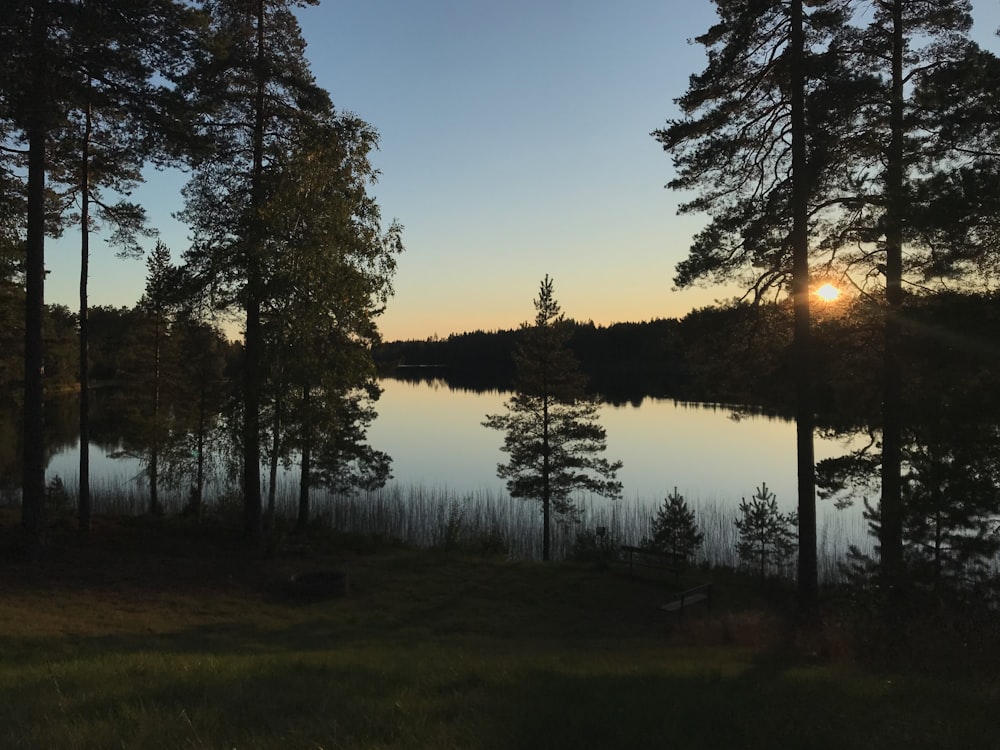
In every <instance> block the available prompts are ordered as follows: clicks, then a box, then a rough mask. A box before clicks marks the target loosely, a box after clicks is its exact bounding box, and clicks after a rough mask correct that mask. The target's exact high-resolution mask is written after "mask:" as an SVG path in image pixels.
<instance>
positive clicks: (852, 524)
mask: <svg viewBox="0 0 1000 750" xmlns="http://www.w3.org/2000/svg"><path fill="white" fill-rule="evenodd" d="M91 495H92V498H93V507H94V512H95V513H98V514H106V515H141V514H143V513H146V512H147V511H148V505H149V502H148V498H147V496H146V495H147V492H146V488H145V486H144V483H142V482H141V481H132V482H126V483H124V484H117V485H116V484H113V483H105V484H96V485H95V486H92V488H91ZM76 497H77V487H76V484H75V480H74V479H73V478H71V479H70V480H68V481H66V482H65V483H63V482H61V480H60V481H59V482H55V483H54V482H51V481H50V497H49V504H50V515H51V516H55V515H58V514H60V513H64V514H71V513H72V512H73V509H74V508H75V505H76ZM8 500H10V498H8ZM660 502H662V501H659V500H657V501H652V500H647V499H644V498H632V499H625V500H618V501H614V502H612V501H607V500H605V499H603V498H600V497H582V498H578V500H577V505H578V506H579V508H580V514H579V519H578V520H577V521H576V522H572V521H565V520H564V521H563V522H560V523H556V524H554V526H553V538H552V552H553V558H554V559H556V560H559V559H566V558H568V557H571V556H572V555H573V550H574V544H575V543H576V541H577V537H578V535H579V534H580V533H581V532H593V531H595V530H596V529H598V528H602V529H604V533H603V536H602V537H600V538H599V543H600V544H601V545H603V546H604V547H605V548H607V549H613V548H616V547H617V546H618V545H622V544H629V545H637V544H639V543H641V541H642V540H643V539H645V538H647V537H649V536H650V535H651V534H650V523H651V520H652V517H653V515H654V514H655V512H656V508H657V507H658V506H659V504H660ZM185 504H186V498H185V497H184V496H183V495H182V494H180V493H164V497H163V506H164V511H165V513H167V514H180V513H182V512H183V511H184V507H185ZM690 506H691V507H692V508H693V509H694V511H695V518H696V522H697V524H698V527H699V529H700V530H701V531H702V532H703V533H704V542H703V544H702V546H701V548H700V549H699V550H698V552H697V554H696V555H695V557H694V559H693V560H692V564H693V565H694V566H699V565H705V566H709V567H736V566H737V565H738V564H739V559H738V557H737V554H736V526H735V520H736V517H737V512H738V511H737V507H736V503H735V502H734V503H732V504H731V505H727V504H726V503H724V502H723V501H721V500H699V499H697V498H696V499H694V500H693V501H691V502H690ZM241 508H242V506H241V504H240V499H239V497H238V496H237V495H236V494H234V493H232V492H214V493H212V494H211V495H209V497H208V498H207V499H206V502H205V507H204V510H203V513H204V517H205V518H212V517H216V518H222V519H224V520H225V519H227V518H229V517H230V516H231V517H232V518H234V519H236V518H239V514H240V513H241V512H242V511H241ZM275 508H276V516H277V525H279V526H281V525H284V526H288V525H290V523H291V522H293V521H294V519H295V514H296V512H297V508H298V497H297V492H293V491H291V488H286V489H285V490H284V491H279V492H278V494H277V497H276V504H275ZM312 517H313V525H314V526H316V527H317V528H322V529H334V530H336V531H338V532H342V533H349V534H359V535H364V536H370V537H377V538H381V539H385V540H398V541H399V542H402V543H405V544H411V545H415V546H417V547H428V548H429V547H441V548H451V549H457V550H464V551H468V552H481V553H489V554H503V555H506V556H508V557H511V558H515V559H524V560H534V559H541V552H542V539H541V513H540V512H539V508H538V503H537V502H532V501H525V500H521V499H517V498H512V497H510V496H509V495H507V494H506V493H503V492H496V491H493V490H481V491H478V492H473V493H457V492H454V491H451V490H449V489H448V488H445V487H434V488H429V487H425V486H422V485H413V486H405V485H399V484H394V483H391V484H389V485H387V486H386V487H384V488H382V489H379V490H374V491H371V492H355V493H332V492H329V491H326V490H322V489H317V490H314V491H313V493H312ZM818 538H819V543H818V548H819V549H818V553H819V560H820V575H821V578H822V579H823V580H824V581H826V582H834V581H837V580H839V579H840V577H841V572H840V563H841V562H843V561H844V559H845V558H846V556H847V554H848V552H849V549H850V547H851V546H852V545H853V546H855V547H857V548H859V550H860V551H861V552H862V553H864V554H867V555H871V554H872V552H873V551H872V547H873V544H874V541H873V539H872V538H871V537H870V535H869V534H868V530H867V527H866V524H865V522H864V521H863V519H862V518H861V515H860V513H858V512H850V511H848V512H833V513H827V514H824V515H821V519H820V525H819V528H818ZM783 572H784V573H786V574H787V575H788V576H789V577H791V576H792V575H793V574H794V560H793V561H792V562H791V563H790V565H789V566H788V569H787V570H785V571H783Z"/></svg>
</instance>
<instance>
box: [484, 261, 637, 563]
mask: <svg viewBox="0 0 1000 750" xmlns="http://www.w3.org/2000/svg"><path fill="white" fill-rule="evenodd" d="M521 333H522V338H521V341H520V342H519V344H518V347H517V350H516V352H515V363H516V366H517V378H516V382H515V389H516V393H515V395H514V396H512V397H511V398H510V399H509V400H508V401H507V402H506V407H507V413H506V414H493V415H487V417H486V421H485V422H483V425H484V426H486V427H489V428H491V429H495V430H504V431H505V432H506V435H505V437H504V445H503V448H502V449H501V450H503V451H504V452H505V453H508V454H510V460H509V461H508V462H507V463H506V464H499V465H498V466H497V475H498V476H499V477H500V478H501V479H506V480H507V490H508V491H509V492H510V494H511V496H513V497H520V498H525V499H527V500H536V501H538V502H539V503H540V504H541V506H542V534H543V540H542V559H544V560H548V559H549V557H550V549H551V548H550V545H551V517H552V514H553V513H555V514H556V515H557V516H560V517H567V516H568V517H573V516H574V515H575V513H576V505H575V503H574V501H573V493H574V492H578V491H581V490H583V491H588V492H593V493H596V494H599V495H605V496H607V497H611V498H617V497H619V496H620V495H621V490H622V485H621V482H619V481H618V480H617V479H616V478H615V476H616V474H617V472H618V469H620V468H621V465H622V463H621V461H615V462H610V461H608V460H607V459H606V458H603V457H602V456H601V454H602V453H604V450H605V447H606V433H605V430H604V428H603V427H601V426H600V425H599V424H598V422H597V419H598V415H597V403H596V402H595V401H594V400H593V399H591V398H589V397H587V396H586V395H585V393H584V382H585V381H584V378H583V376H582V375H581V374H580V372H579V369H578V366H577V363H576V360H575V359H574V357H573V356H572V354H571V353H570V352H569V351H568V350H567V349H566V341H567V337H568V335H569V331H568V329H567V328H566V325H565V321H564V318H563V315H562V313H561V311H560V309H559V303H558V302H556V299H555V295H554V290H553V284H552V280H551V279H550V278H549V277H548V276H546V277H545V278H544V279H543V280H542V283H541V287H540V290H539V293H538V298H537V299H536V300H535V324H534V325H533V326H529V325H527V324H525V325H524V326H523V327H522V331H521Z"/></svg>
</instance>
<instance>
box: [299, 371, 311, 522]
mask: <svg viewBox="0 0 1000 750" xmlns="http://www.w3.org/2000/svg"><path fill="white" fill-rule="evenodd" d="M302 406H303V414H304V415H305V416H304V423H303V425H302V473H301V476H300V478H299V518H298V521H297V523H296V524H295V530H296V531H297V532H299V533H302V534H304V533H305V531H306V529H307V528H308V526H309V486H310V484H311V483H312V438H313V435H312V424H311V422H310V419H309V408H310V405H309V386H308V385H304V386H302Z"/></svg>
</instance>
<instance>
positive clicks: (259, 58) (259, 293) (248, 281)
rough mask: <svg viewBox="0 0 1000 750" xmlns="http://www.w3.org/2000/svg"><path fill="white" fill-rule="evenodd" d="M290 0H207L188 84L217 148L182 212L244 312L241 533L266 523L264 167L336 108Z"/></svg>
mask: <svg viewBox="0 0 1000 750" xmlns="http://www.w3.org/2000/svg"><path fill="white" fill-rule="evenodd" d="M293 5H294V3H292V2H289V0H253V2H251V3H246V2H241V1H240V0H213V1H212V2H209V3H207V4H206V7H207V9H208V11H209V15H210V22H209V24H208V27H207V28H206V29H205V34H204V37H205V39H204V49H205V50H206V52H207V54H205V55H204V56H203V58H202V59H201V60H200V61H199V63H198V64H196V65H195V67H194V69H193V71H192V73H191V75H190V76H189V78H188V79H187V81H186V84H185V86H184V91H185V92H186V95H187V97H188V99H189V102H190V104H191V106H192V107H193V108H194V109H195V110H198V111H201V112H202V113H203V114H202V116H201V118H200V120H199V122H198V130H199V132H200V134H201V135H203V136H204V137H205V138H206V139H208V140H209V141H210V142H211V143H212V146H213V148H212V150H211V152H210V153H209V154H207V155H204V156H203V157H202V158H200V159H199V161H198V162H197V164H196V171H195V174H194V176H193V177H192V179H191V181H190V182H189V184H188V185H187V186H186V187H185V189H184V197H185V209H184V211H183V212H182V217H183V218H184V219H185V220H186V221H187V222H188V223H189V224H190V225H191V227H192V229H193V232H194V242H193V244H192V247H191V250H190V251H189V252H188V253H187V255H186V261H187V263H188V264H189V266H190V267H191V269H192V273H193V275H194V276H196V277H198V278H201V279H202V280H203V281H204V282H205V283H206V284H209V285H211V286H212V287H213V288H214V291H215V293H217V294H218V295H219V297H218V299H220V301H226V302H228V304H229V305H230V306H231V307H238V308H239V309H240V310H241V311H242V313H243V316H244V358H243V372H242V400H243V404H242V413H243V417H242V434H241V444H242V451H243V462H242V463H243V472H242V473H243V495H244V533H245V534H246V535H247V536H248V537H250V538H255V539H259V538H260V537H261V535H262V532H263V525H262V522H263V506H262V502H261V488H260V463H261V446H260V441H261V429H260V414H261V406H262V398H263V390H264V384H265V371H264V353H265V352H264V338H263V322H262V313H263V309H264V306H265V304H266V300H267V280H268V268H269V262H270V260H273V259H271V258H269V254H270V253H271V252H272V251H273V249H274V248H273V246H272V243H271V240H272V237H271V236H270V233H269V230H268V225H267V220H268V218H269V216H270V213H269V209H268V205H267V204H268V196H267V185H266V179H267V169H268V168H269V167H270V166H271V164H272V162H273V161H274V160H275V159H279V160H280V159H281V158H282V157H283V156H284V155H285V154H287V153H289V152H290V151H291V150H292V149H293V148H294V145H295V142H296V140H297V139H298V137H299V135H300V134H301V132H302V127H303V126H308V125H309V124H310V122H311V121H312V120H313V119H314V118H316V117H324V116H327V115H329V114H330V113H331V111H332V107H331V104H330V100H329V96H328V95H327V93H326V92H325V91H323V90H322V89H321V88H319V87H318V86H317V85H316V83H315V81H314V79H313V76H312V73H311V72H310V71H309V66H308V63H307V62H306V59H305V54H304V53H305V42H304V41H303V39H302V33H301V30H300V28H299V25H298V21H297V20H296V18H295V15H294V14H293V12H292V7H293Z"/></svg>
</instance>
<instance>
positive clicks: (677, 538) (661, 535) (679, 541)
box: [644, 487, 705, 557]
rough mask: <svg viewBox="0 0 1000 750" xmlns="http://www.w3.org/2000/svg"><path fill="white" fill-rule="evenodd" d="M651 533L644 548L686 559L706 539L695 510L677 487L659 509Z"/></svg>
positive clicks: (653, 520)
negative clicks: (699, 528) (696, 520)
mask: <svg viewBox="0 0 1000 750" xmlns="http://www.w3.org/2000/svg"><path fill="white" fill-rule="evenodd" d="M651 531H652V533H653V535H652V536H651V537H650V538H649V539H648V540H645V544H644V546H648V547H651V548H653V549H657V550H660V551H662V552H669V553H670V554H673V555H683V556H684V557H690V556H691V555H693V554H694V553H695V552H696V551H697V550H698V548H699V547H700V546H701V543H702V540H704V538H705V535H704V534H703V533H702V532H701V531H699V530H698V524H697V523H696V522H695V514H694V510H693V509H691V508H689V507H688V504H687V502H685V500H684V497H683V496H682V495H681V494H680V493H679V492H677V488H676V487H674V491H673V493H672V494H670V495H667V497H666V499H665V500H664V501H663V505H661V506H660V507H659V508H658V509H657V511H656V516H655V517H654V518H653V519H652V529H651Z"/></svg>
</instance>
